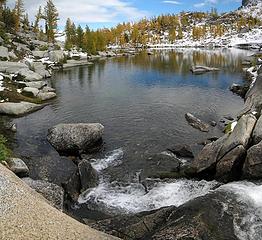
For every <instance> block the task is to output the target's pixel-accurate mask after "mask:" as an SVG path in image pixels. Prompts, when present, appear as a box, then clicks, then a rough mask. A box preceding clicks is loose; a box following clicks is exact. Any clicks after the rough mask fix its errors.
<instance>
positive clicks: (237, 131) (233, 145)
mask: <svg viewBox="0 0 262 240" xmlns="http://www.w3.org/2000/svg"><path fill="white" fill-rule="evenodd" d="M255 124H256V117H255V116H254V115H252V114H247V115H243V116H242V117H241V118H240V120H239V121H238V123H237V125H236V127H235V128H234V129H233V132H232V133H229V134H225V135H224V136H223V137H221V138H219V139H218V140H217V141H215V142H212V143H210V144H208V145H206V146H205V147H204V148H203V150H202V151H201V152H200V153H199V155H198V156H197V157H196V158H195V159H194V161H193V162H192V164H191V165H190V166H189V168H188V170H187V174H188V175H189V176H197V177H199V178H204V179H214V178H217V179H219V180H221V181H225V182H227V181H232V180H237V179H239V178H240V177H241V174H242V167H243V164H244V161H245V155H246V151H247V149H248V148H249V144H250V143H251V136H252V132H253V129H254V127H255Z"/></svg>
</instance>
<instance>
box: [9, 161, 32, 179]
mask: <svg viewBox="0 0 262 240" xmlns="http://www.w3.org/2000/svg"><path fill="white" fill-rule="evenodd" d="M7 162H8V166H9V169H10V170H11V171H12V172H13V173H15V174H16V175H17V176H19V177H26V176H28V174H29V168H28V167H27V166H26V164H25V163H24V161H23V160H22V159H20V158H9V159H8V160H7Z"/></svg>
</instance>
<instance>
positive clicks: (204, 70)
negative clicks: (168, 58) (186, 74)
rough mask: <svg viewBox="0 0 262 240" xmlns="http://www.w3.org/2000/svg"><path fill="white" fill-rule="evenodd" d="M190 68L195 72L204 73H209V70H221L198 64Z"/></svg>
mask: <svg viewBox="0 0 262 240" xmlns="http://www.w3.org/2000/svg"><path fill="white" fill-rule="evenodd" d="M190 70H191V72H192V73H193V74H204V73H207V72H214V71H219V70H220V69H219V68H212V67H207V66H198V65H197V66H192V67H191V69H190Z"/></svg>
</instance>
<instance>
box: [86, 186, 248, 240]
mask: <svg viewBox="0 0 262 240" xmlns="http://www.w3.org/2000/svg"><path fill="white" fill-rule="evenodd" d="M245 209H246V207H245V203H243V202H241V200H239V199H238V196H236V195H235V194H232V192H230V191H226V190H222V189H221V190H217V191H215V192H213V193H211V194H207V195H205V196H203V197H199V198H196V199H193V200H191V201H189V202H187V203H185V204H184V205H182V206H180V207H178V208H177V207H175V206H171V207H166V208H162V209H158V210H153V211H151V212H142V213H138V214H134V215H126V216H119V217H115V218H111V219H106V220H102V221H97V222H94V223H90V222H89V221H86V223H87V224H88V225H90V226H91V227H93V228H96V229H98V230H100V231H104V232H107V233H109V234H113V235H115V236H117V237H120V238H122V239H127V240H135V239H154V240H163V239H175V240H186V239H190V240H200V239H209V240H218V239H230V240H238V239H239V238H238V237H239V236H237V233H236V231H235V227H236V226H238V225H237V224H238V222H236V220H237V221H238V220H240V219H242V218H243V217H244V216H245V214H246V211H245Z"/></svg>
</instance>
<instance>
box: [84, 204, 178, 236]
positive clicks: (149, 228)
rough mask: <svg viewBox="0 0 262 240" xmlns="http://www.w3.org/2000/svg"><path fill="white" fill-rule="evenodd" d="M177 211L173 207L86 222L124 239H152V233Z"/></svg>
mask: <svg viewBox="0 0 262 240" xmlns="http://www.w3.org/2000/svg"><path fill="white" fill-rule="evenodd" d="M175 209H176V207H174V206H172V207H166V208H161V209H158V210H153V211H148V212H141V213H138V214H134V215H124V216H119V217H114V218H109V219H106V220H101V221H97V222H89V221H88V220H85V223H86V224H87V225H89V226H90V227H92V228H94V229H97V230H99V231H102V232H106V233H108V234H111V235H115V236H117V237H119V238H122V239H150V236H151V235H152V233H153V232H154V231H155V230H156V229H158V228H159V226H162V225H164V224H165V223H166V219H167V218H168V216H169V215H170V214H171V213H172V212H173V211H174V210H175Z"/></svg>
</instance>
